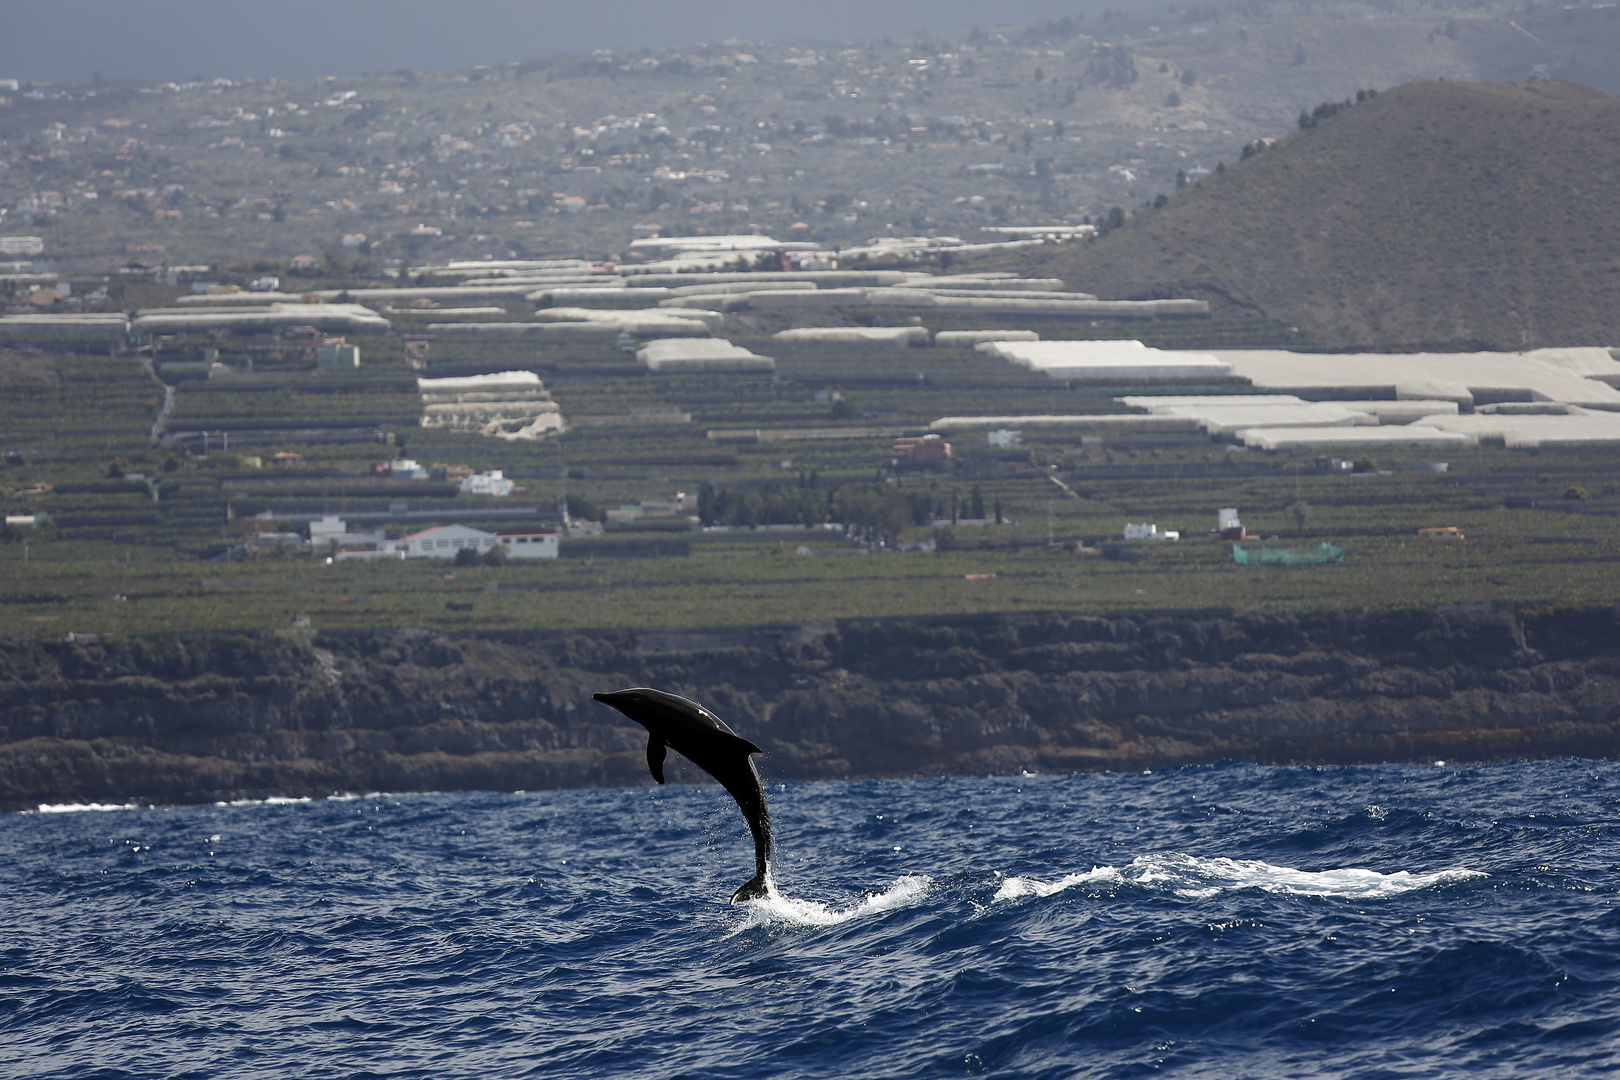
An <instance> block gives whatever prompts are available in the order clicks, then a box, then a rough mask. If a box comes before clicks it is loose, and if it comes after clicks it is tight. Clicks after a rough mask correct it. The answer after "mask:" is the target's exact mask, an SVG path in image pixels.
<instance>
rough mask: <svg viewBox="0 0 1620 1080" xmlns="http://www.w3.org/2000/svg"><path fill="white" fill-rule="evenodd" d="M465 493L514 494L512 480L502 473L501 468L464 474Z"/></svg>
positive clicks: (463, 486) (463, 489)
mask: <svg viewBox="0 0 1620 1080" xmlns="http://www.w3.org/2000/svg"><path fill="white" fill-rule="evenodd" d="M459 486H460V488H461V493H462V494H463V495H497V496H502V497H504V496H507V495H510V494H512V486H513V485H512V481H510V480H508V479H506V478H505V477H504V476H502V475H501V470H499V469H491V470H489V471H488V472H481V473H473V475H471V476H464V477H462V479H461V483H460V485H459Z"/></svg>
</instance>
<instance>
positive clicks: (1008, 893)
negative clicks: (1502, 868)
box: [993, 853, 1489, 900]
mask: <svg viewBox="0 0 1620 1080" xmlns="http://www.w3.org/2000/svg"><path fill="white" fill-rule="evenodd" d="M1487 876H1489V875H1487V874H1484V873H1481V872H1480V871H1478V870H1465V869H1462V868H1460V867H1457V868H1452V869H1448V870H1438V871H1435V872H1433V873H1428V874H1414V873H1412V872H1411V871H1409V870H1396V871H1394V872H1392V873H1388V874H1381V873H1379V872H1378V871H1376V870H1362V869H1340V870H1314V871H1313V870H1296V869H1294V868H1293V867H1291V866H1273V865H1272V864H1271V863H1267V862H1260V861H1258V860H1254V859H1220V858H1218V859H1201V858H1199V857H1198V856H1196V855H1186V854H1180V853H1170V854H1163V855H1141V856H1138V857H1137V858H1135V859H1133V860H1132V861H1131V864H1130V865H1129V866H1126V867H1124V868H1123V869H1121V868H1116V867H1112V866H1099V867H1095V868H1093V869H1092V870H1090V871H1089V872H1087V873H1083V874H1079V873H1077V874H1068V875H1066V876H1064V877H1061V878H1058V879H1056V880H1053V881H1043V880H1041V879H1040V878H1034V877H1022V876H1012V877H1008V878H1006V879H1005V880H1004V881H1002V883H1001V886H1000V888H998V889H997V890H996V894H995V896H994V897H993V899H994V900H1013V899H1017V898H1018V897H1022V896H1051V895H1052V894H1053V893H1058V892H1062V891H1063V890H1065V889H1072V888H1074V887H1075V886H1077V885H1087V884H1098V885H1104V886H1110V887H1112V886H1117V885H1135V886H1139V887H1144V888H1150V889H1162V890H1165V891H1168V892H1173V893H1175V894H1176V895H1177V896H1182V897H1186V898H1188V899H1191V900H1201V899H1205V898H1207V897H1211V896H1217V895H1219V894H1220V893H1223V892H1234V891H1239V890H1243V889H1259V890H1260V891H1262V892H1269V893H1278V894H1281V895H1285V896H1337V897H1344V898H1346V899H1351V900H1377V899H1382V898H1385V897H1391V896H1399V895H1401V894H1402V893H1409V892H1413V891H1415V890H1417V889H1429V888H1433V887H1435V886H1437V885H1454V884H1458V883H1460V882H1464V881H1472V880H1475V879H1478V878H1483V877H1487Z"/></svg>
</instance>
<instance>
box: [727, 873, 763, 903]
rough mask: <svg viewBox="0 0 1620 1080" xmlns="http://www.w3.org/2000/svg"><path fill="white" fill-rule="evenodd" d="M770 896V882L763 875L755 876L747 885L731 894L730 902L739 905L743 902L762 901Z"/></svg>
mask: <svg viewBox="0 0 1620 1080" xmlns="http://www.w3.org/2000/svg"><path fill="white" fill-rule="evenodd" d="M770 895H771V886H770V882H769V881H767V880H766V879H765V875H764V874H755V875H754V876H753V878H751V879H750V880H749V881H748V883H747V884H745V885H744V886H743V887H742V888H740V889H738V890H737V891H736V892H734V893H732V894H731V902H732V903H733V904H740V903H742V902H743V901H745V900H764V899H765V898H766V897H768V896H770Z"/></svg>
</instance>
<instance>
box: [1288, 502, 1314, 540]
mask: <svg viewBox="0 0 1620 1080" xmlns="http://www.w3.org/2000/svg"><path fill="white" fill-rule="evenodd" d="M1288 509H1289V512H1290V513H1292V514H1293V515H1294V526H1295V531H1297V532H1301V533H1303V532H1304V531H1305V522H1306V521H1308V520H1309V519H1310V516H1311V504H1310V503H1308V502H1306V501H1305V500H1304V499H1301V500H1299V501H1298V502H1296V503H1295V504H1294V505H1293V506H1290V507H1289V508H1288Z"/></svg>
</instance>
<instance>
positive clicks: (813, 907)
mask: <svg viewBox="0 0 1620 1080" xmlns="http://www.w3.org/2000/svg"><path fill="white" fill-rule="evenodd" d="M767 883H768V885H769V888H770V892H769V894H768V895H767V896H765V897H763V898H762V899H759V900H750V901H748V903H747V905H746V906H747V915H746V917H745V918H744V919H743V921H742V923H741V925H739V926H738V927H737V928H736V930H735V931H733V932H734V933H740V932H742V931H743V930H747V929H749V928H750V927H755V926H764V925H767V924H771V923H789V924H792V925H794V926H837V925H839V924H840V923H846V922H849V921H850V920H851V919H858V918H861V917H862V916H866V915H877V914H880V913H882V912H885V911H894V910H896V909H898V908H903V907H910V906H911V905H912V904H914V903H916V902H917V901H918V900H921V899H922V898H923V897H924V896H925V895H927V893H928V890H929V887H930V886H932V885H933V883H934V879H933V878H931V877H929V876H928V875H926V874H907V875H905V876H903V877H900V878H897V879H896V880H895V882H894V884H892V885H890V886H889V887H888V888H887V889H884V890H883V891H882V892H876V893H868V894H867V895H865V896H863V897H861V898H860V899H859V900H857V901H856V902H855V903H853V904H850V905H849V906H848V907H834V906H833V905H831V904H824V903H822V902H821V901H819V900H800V899H798V898H796V897H792V896H785V895H783V894H782V893H781V892H779V891H778V890H777V888H776V883H775V882H773V881H769V880H768V879H767Z"/></svg>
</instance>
